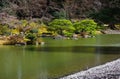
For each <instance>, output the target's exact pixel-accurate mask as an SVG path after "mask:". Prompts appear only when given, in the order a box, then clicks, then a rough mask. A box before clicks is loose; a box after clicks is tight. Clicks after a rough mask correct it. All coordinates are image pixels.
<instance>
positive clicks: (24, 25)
mask: <svg viewBox="0 0 120 79" xmlns="http://www.w3.org/2000/svg"><path fill="white" fill-rule="evenodd" d="M20 24H21V26H23V27H26V26H27V25H28V24H29V22H28V21H27V20H20Z"/></svg>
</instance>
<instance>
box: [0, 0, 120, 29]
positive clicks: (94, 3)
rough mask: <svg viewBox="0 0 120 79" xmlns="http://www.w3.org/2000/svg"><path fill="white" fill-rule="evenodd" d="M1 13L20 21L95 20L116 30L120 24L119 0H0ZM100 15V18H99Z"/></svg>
mask: <svg viewBox="0 0 120 79" xmlns="http://www.w3.org/2000/svg"><path fill="white" fill-rule="evenodd" d="M0 12H7V13H8V14H11V15H14V16H17V17H18V18H19V19H26V18H28V19H31V18H40V19H41V21H50V20H52V19H56V18H57V19H59V18H60V19H61V18H62V19H70V20H77V19H85V18H88V17H89V18H93V19H95V20H96V21H97V22H99V23H102V24H103V23H107V24H109V26H110V28H112V29H114V28H115V26H114V25H115V24H116V23H117V24H118V23H119V22H120V19H119V18H120V1H119V0H0ZM98 15H99V16H98Z"/></svg>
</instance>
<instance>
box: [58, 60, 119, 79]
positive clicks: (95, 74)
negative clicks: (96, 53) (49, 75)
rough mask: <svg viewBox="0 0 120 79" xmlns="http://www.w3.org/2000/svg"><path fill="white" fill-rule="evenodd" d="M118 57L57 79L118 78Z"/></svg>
mask: <svg viewBox="0 0 120 79" xmlns="http://www.w3.org/2000/svg"><path fill="white" fill-rule="evenodd" d="M119 78H120V58H119V59H117V60H114V61H111V62H107V63H106V64H103V65H99V66H96V67H93V68H90V69H88V70H85V71H80V72H77V73H74V74H71V75H68V76H65V77H62V78H59V79H119Z"/></svg>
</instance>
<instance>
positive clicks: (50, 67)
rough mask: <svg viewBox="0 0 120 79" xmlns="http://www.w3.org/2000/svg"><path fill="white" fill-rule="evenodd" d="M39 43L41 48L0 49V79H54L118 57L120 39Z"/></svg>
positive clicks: (4, 47) (119, 55) (118, 36)
mask: <svg viewBox="0 0 120 79" xmlns="http://www.w3.org/2000/svg"><path fill="white" fill-rule="evenodd" d="M43 40H44V41H45V45H41V46H0V79H54V78H59V77H61V76H64V75H68V74H71V73H75V72H77V71H81V70H86V69H88V68H90V67H93V66H97V65H100V64H104V63H106V62H108V61H112V60H115V59H117V58H119V57H120V35H98V36H96V37H95V38H81V39H79V40H53V39H51V38H47V39H43Z"/></svg>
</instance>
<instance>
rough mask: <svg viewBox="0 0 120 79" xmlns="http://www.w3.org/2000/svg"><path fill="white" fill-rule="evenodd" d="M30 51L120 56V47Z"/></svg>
mask: <svg viewBox="0 0 120 79" xmlns="http://www.w3.org/2000/svg"><path fill="white" fill-rule="evenodd" d="M26 50H28V51H44V52H61V53H62V52H73V53H81V52H82V53H83V52H84V53H97V54H120V47H114V46H73V47H38V48H36V47H35V48H34V47H32V48H31V47H30V48H29V47H28V48H26Z"/></svg>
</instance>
